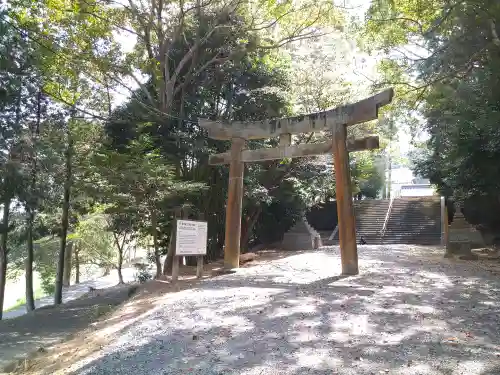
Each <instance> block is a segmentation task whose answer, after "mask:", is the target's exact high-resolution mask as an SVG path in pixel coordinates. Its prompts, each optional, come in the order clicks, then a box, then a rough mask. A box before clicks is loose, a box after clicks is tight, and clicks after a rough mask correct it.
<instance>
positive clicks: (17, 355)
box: [0, 250, 291, 374]
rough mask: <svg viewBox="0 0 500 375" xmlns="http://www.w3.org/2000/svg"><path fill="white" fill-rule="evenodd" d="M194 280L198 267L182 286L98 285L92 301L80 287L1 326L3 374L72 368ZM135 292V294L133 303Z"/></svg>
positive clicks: (185, 270)
mask: <svg viewBox="0 0 500 375" xmlns="http://www.w3.org/2000/svg"><path fill="white" fill-rule="evenodd" d="M289 255H291V254H290V253H288V252H282V251H276V250H268V251H262V252H261V253H260V254H259V256H258V257H257V259H256V260H254V261H252V262H250V263H247V264H245V265H244V267H252V266H255V265H259V264H262V263H264V262H267V261H270V260H276V259H280V258H283V257H285V256H289ZM221 267H222V262H214V263H210V264H208V265H205V267H204V268H205V269H204V279H207V278H210V277H213V276H214V275H216V274H217V273H218V271H219V270H220V269H221ZM194 274H195V268H194V267H182V268H181V273H180V280H179V283H178V284H177V285H175V286H174V285H171V284H170V282H168V281H153V282H149V283H147V284H144V285H141V286H139V287H138V289H137V287H136V286H131V285H125V286H122V287H111V286H109V285H113V284H112V282H111V281H109V282H108V284H105V283H103V282H102V281H100V283H95V282H94V284H89V285H92V286H94V285H95V286H97V287H99V286H100V287H101V288H103V289H99V290H98V294H99V296H94V297H90V298H87V296H86V294H88V293H87V291H88V285H80V286H79V287H78V288H74V290H76V291H77V292H78V295H71V299H70V301H69V302H67V303H65V304H64V305H61V306H60V307H57V308H51V307H50V306H47V307H42V308H40V309H37V310H36V311H35V312H33V313H30V314H22V315H21V316H18V317H16V318H11V319H6V320H3V321H0V374H1V373H2V370H3V371H7V370H8V371H10V370H12V369H16V370H17V372H19V373H23V374H24V373H25V372H27V371H28V370H29V369H32V370H33V369H36V368H38V367H40V368H44V373H47V374H52V373H53V371H55V370H57V369H59V368H64V367H65V366H66V365H67V364H71V363H74V362H75V361H77V360H78V359H80V358H85V357H86V356H87V355H90V354H91V353H93V352H95V351H96V350H99V349H100V348H101V347H102V346H103V345H105V344H107V343H108V342H109V338H110V337H111V335H112V334H113V333H115V332H118V331H119V330H121V329H123V328H124V327H126V326H127V325H129V324H132V323H133V322H135V321H136V320H138V319H140V317H141V314H143V313H145V312H147V311H149V310H150V309H152V308H154V307H156V306H158V305H159V304H161V303H162V301H163V299H162V297H163V296H164V295H165V294H167V293H172V292H177V291H180V290H184V289H187V288H192V287H193V286H195V285H196V284H198V283H199V282H200V281H199V280H197V279H196V278H195V277H194V276H193V275H194ZM106 280H107V279H106ZM136 289H137V290H136ZM132 290H133V291H135V293H134V295H133V296H132V298H130V297H131V294H132V293H131V291H132ZM129 299H130V300H129ZM127 300H129V301H128V302H127V303H125V304H124V305H123V306H121V308H120V309H118V311H114V309H115V308H116V306H118V305H120V304H122V303H123V302H125V301H127ZM61 341H62V342H61ZM26 358H28V360H25V359H26ZM16 359H17V361H13V360H16ZM21 359H22V360H21Z"/></svg>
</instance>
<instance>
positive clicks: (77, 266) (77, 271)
mask: <svg viewBox="0 0 500 375" xmlns="http://www.w3.org/2000/svg"><path fill="white" fill-rule="evenodd" d="M73 246H74V248H73V252H74V254H75V284H80V257H79V254H78V252H79V251H80V249H79V248H78V243H76V242H75V244H74V245H73Z"/></svg>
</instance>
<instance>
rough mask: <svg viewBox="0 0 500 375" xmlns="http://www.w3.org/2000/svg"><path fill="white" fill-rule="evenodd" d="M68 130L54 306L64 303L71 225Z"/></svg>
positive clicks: (70, 158)
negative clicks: (65, 270) (65, 264)
mask: <svg viewBox="0 0 500 375" xmlns="http://www.w3.org/2000/svg"><path fill="white" fill-rule="evenodd" d="M69 125H70V124H68V125H67V126H68V129H67V137H68V146H67V148H66V152H65V154H66V155H65V157H66V166H65V167H66V178H65V181H64V200H63V206H62V218H61V233H60V236H61V246H60V248H59V260H58V263H57V275H56V288H55V293H54V304H55V305H59V304H61V303H62V288H63V276H64V260H65V256H64V254H65V252H66V237H67V235H68V225H69V202H70V201H69V200H70V194H71V180H72V171H71V161H72V154H73V139H72V137H71V131H70V128H69Z"/></svg>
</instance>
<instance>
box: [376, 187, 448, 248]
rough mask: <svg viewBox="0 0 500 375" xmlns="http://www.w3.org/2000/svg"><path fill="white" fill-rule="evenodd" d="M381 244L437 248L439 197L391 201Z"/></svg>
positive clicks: (439, 239) (438, 237) (405, 198)
mask: <svg viewBox="0 0 500 375" xmlns="http://www.w3.org/2000/svg"><path fill="white" fill-rule="evenodd" d="M380 242H381V243H384V244H415V245H439V244H440V243H441V201H440V197H401V198H396V199H394V201H393V203H392V209H391V212H390V215H389V220H388V221H387V226H386V230H385V232H384V234H383V237H382V238H381V241H380Z"/></svg>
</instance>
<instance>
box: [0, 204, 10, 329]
mask: <svg viewBox="0 0 500 375" xmlns="http://www.w3.org/2000/svg"><path fill="white" fill-rule="evenodd" d="M10 201H11V200H10V198H6V199H5V201H4V205H3V220H2V227H1V228H2V233H1V237H0V320H2V315H3V300H4V296H5V284H6V282H7V236H8V230H9V211H10Z"/></svg>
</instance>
